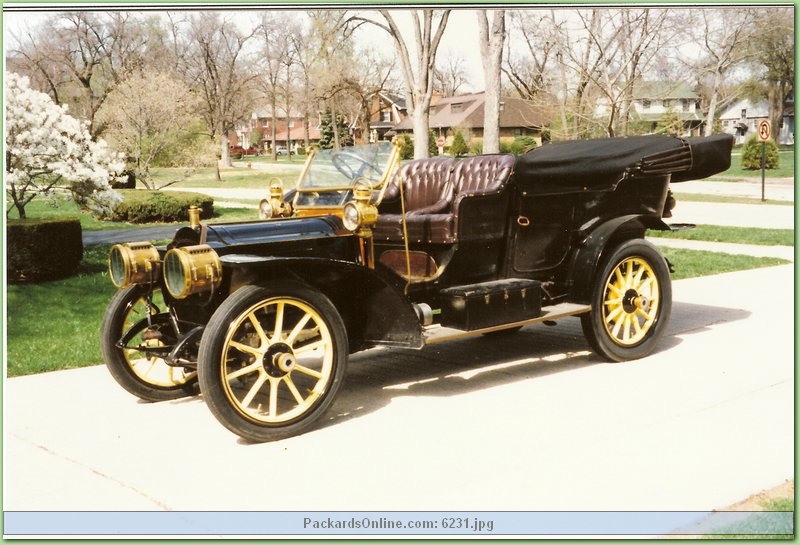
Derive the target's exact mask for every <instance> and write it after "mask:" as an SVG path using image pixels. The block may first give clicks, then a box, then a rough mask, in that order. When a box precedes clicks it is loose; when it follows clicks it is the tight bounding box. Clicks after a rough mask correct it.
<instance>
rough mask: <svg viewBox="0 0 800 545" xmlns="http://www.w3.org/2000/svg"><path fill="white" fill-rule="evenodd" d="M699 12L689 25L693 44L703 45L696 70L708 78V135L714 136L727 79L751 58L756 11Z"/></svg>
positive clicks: (718, 10) (739, 9) (706, 132)
mask: <svg viewBox="0 0 800 545" xmlns="http://www.w3.org/2000/svg"><path fill="white" fill-rule="evenodd" d="M696 11H697V12H698V14H699V17H697V16H695V17H692V21H691V23H692V24H688V25H686V28H687V29H688V30H687V31H688V32H689V37H690V38H691V41H692V42H693V43H696V44H700V45H701V46H702V52H703V56H702V57H701V58H700V59H699V62H698V64H697V67H696V69H697V70H698V72H699V76H700V77H701V78H703V79H705V78H707V79H708V92H707V95H708V96H707V97H706V99H707V103H708V106H707V112H706V122H705V129H704V133H705V135H706V136H710V135H711V134H713V131H714V120H715V119H716V117H717V107H718V105H719V101H720V98H721V97H720V95H721V93H722V92H723V88H724V86H725V83H726V76H727V74H728V72H729V71H730V70H731V69H732V68H734V67H736V66H737V65H739V64H741V63H742V62H743V61H744V60H745V59H747V57H748V56H749V52H748V47H747V43H748V41H749V40H750V37H751V36H752V31H753V26H752V25H753V22H754V14H755V12H754V11H753V10H749V9H745V8H738V7H737V8H735V9H726V8H720V9H700V10H696Z"/></svg>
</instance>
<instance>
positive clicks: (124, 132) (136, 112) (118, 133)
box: [98, 72, 203, 189]
mask: <svg viewBox="0 0 800 545" xmlns="http://www.w3.org/2000/svg"><path fill="white" fill-rule="evenodd" d="M199 102H200V101H199V99H198V97H197V96H196V95H195V93H193V92H192V91H191V90H190V89H189V87H188V86H187V85H186V84H185V83H183V82H182V81H180V80H179V79H177V78H175V77H174V76H173V75H171V74H166V73H161V72H156V73H149V72H142V73H138V74H135V75H133V76H131V77H129V78H127V79H126V80H125V81H124V82H123V83H121V84H120V85H119V86H118V87H117V88H116V89H115V90H114V92H112V93H111V94H110V95H109V97H108V99H107V100H106V104H105V105H104V108H103V110H102V111H101V112H100V114H99V116H98V117H99V118H100V119H102V121H103V123H105V124H106V125H107V126H108V130H107V131H106V135H107V137H108V140H109V141H110V142H111V143H113V144H114V145H115V148H116V149H118V150H123V151H124V152H125V153H126V155H127V157H128V158H129V161H131V162H132V163H133V169H134V171H135V174H136V178H137V179H138V180H139V181H141V182H142V183H144V185H145V186H147V187H148V188H150V189H156V188H155V186H154V185H153V183H152V182H151V180H150V167H151V166H153V165H168V164H180V165H182V166H189V165H191V164H193V163H195V162H196V160H197V159H196V158H197V156H202V155H203V153H202V151H201V149H199V148H201V147H203V146H202V144H201V143H200V142H198V140H199V138H198V134H197V133H193V132H192V128H193V127H196V126H197V123H196V121H197V120H198V116H197V108H198V106H199Z"/></svg>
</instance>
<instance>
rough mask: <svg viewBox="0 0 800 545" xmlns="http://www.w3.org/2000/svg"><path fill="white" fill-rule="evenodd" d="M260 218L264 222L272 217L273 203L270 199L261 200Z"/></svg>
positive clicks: (259, 206)
mask: <svg viewBox="0 0 800 545" xmlns="http://www.w3.org/2000/svg"><path fill="white" fill-rule="evenodd" d="M258 217H259V219H262V220H268V219H270V218H271V217H272V203H271V202H270V200H269V199H261V202H260V203H258Z"/></svg>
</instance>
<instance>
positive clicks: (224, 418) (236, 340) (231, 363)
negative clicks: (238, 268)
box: [198, 281, 348, 443]
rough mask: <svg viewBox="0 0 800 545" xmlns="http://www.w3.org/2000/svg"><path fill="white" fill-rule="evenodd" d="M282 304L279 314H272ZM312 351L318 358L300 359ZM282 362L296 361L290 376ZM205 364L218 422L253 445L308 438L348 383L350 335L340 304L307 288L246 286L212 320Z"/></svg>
mask: <svg viewBox="0 0 800 545" xmlns="http://www.w3.org/2000/svg"><path fill="white" fill-rule="evenodd" d="M279 305H282V306H281V307H280V308H281V310H280V311H278V310H274V309H273V306H274V307H275V308H277V307H278V306H279ZM278 314H280V315H281V318H280V320H281V324H282V325H281V328H280V331H281V333H280V334H278V333H277V331H278V326H277V325H275V324H276V323H277V322H278V318H277V317H276V316H277V315H278ZM297 317H299V319H297ZM303 320H306V322H305V323H304V324H303V325H300V322H302V321H303ZM292 323H294V324H295V326H294V328H293V329H292V330H291V332H290V333H289V334H288V335H287V334H285V332H286V331H288V330H289V329H290V328H292V325H291V324H292ZM256 324H258V327H256ZM306 324H311V327H308V328H307V327H306ZM314 326H316V327H314ZM268 335H272V338H270V339H268V338H267V337H268ZM277 335H280V337H279V338H278V339H277V341H276V340H275V339H276V336H277ZM301 336H303V337H305V339H303V340H300V341H298V340H297V339H298V337H301ZM262 337H263V338H262ZM304 343H307V344H305V345H304ZM312 345H317V347H316V348H313V349H311V350H308V351H310V352H312V354H310V355H308V356H301V355H300V353H301V351H302V352H303V353H304V352H305V349H307V348H308V347H310V346H312ZM244 348H247V350H244ZM259 351H260V352H259ZM320 353H321V354H320ZM281 355H288V356H290V357H289V359H288V360H287V361H288V362H289V363H288V364H287V365H288V366H290V367H291V368H290V369H289V370H288V371H287V370H285V369H282V370H281V369H278V364H277V363H276V361H278V360H277V359H276V358H279V356H281ZM317 356H320V357H317ZM303 357H307V358H308V360H309V361H310V360H313V361H311V364H308V363H306V360H304V359H302V358H303ZM198 360H199V361H198V373H199V377H200V390H201V392H202V394H203V398H204V399H205V401H206V404H207V405H208V407H209V409H210V410H211V412H212V414H213V415H214V416H215V417H216V418H217V420H219V422H220V423H221V424H222V425H223V426H225V427H226V428H227V429H229V430H230V431H232V432H233V433H235V434H237V435H239V436H240V437H242V438H244V439H246V440H248V441H252V442H257V443H261V442H266V441H275V440H278V439H283V438H286V437H290V436H294V435H299V434H301V433H303V432H305V431H307V430H308V429H309V428H310V427H311V426H312V425H313V424H314V422H316V421H317V420H318V419H319V418H320V417H321V416H322V414H323V413H325V411H326V410H327V409H328V408H329V407H330V405H331V403H332V402H333V399H334V397H335V396H336V393H337V391H338V390H339V388H340V387H341V385H342V382H343V381H344V376H345V371H346V367H347V360H348V341H347V330H346V328H345V325H344V322H343V321H342V318H341V316H340V315H339V312H338V311H337V310H336V307H335V306H334V305H333V303H331V301H330V300H329V299H328V298H327V297H326V296H325V295H324V294H322V293H320V292H319V291H317V290H315V289H313V288H310V287H308V286H306V285H304V284H300V283H296V282H289V281H287V282H273V283H271V284H270V285H269V287H260V286H245V287H242V288H240V289H239V290H237V291H236V292H235V293H233V295H231V296H230V297H228V298H227V299H226V300H225V301H224V302H223V303H222V304H221V305H220V306H219V308H218V309H217V310H216V311H215V312H214V314H213V315H212V317H211V320H210V321H209V322H208V325H207V327H206V331H205V334H204V335H203V339H202V341H201V342H200V352H199V358H198ZM301 361H302V362H303V364H302V365H301ZM312 364H313V365H314V366H316V365H317V364H318V365H319V369H320V370H319V371H317V369H316V368H314V369H312V370H313V371H314V372H315V373H317V374H318V375H319V378H317V377H313V376H310V375H309V373H308V371H309V368H310V365H312ZM245 368H246V369H245ZM231 375H236V376H231ZM245 381H252V382H248V383H245ZM303 392H308V398H304V397H303ZM279 394H280V395H279ZM281 395H282V396H283V397H282V398H281ZM248 397H249V399H248ZM298 398H300V399H298ZM273 400H274V401H273ZM253 403H257V404H256V406H255V407H252V406H251V404H253ZM273 403H274V404H275V405H272V404H273ZM292 404H294V406H292ZM279 405H280V406H279Z"/></svg>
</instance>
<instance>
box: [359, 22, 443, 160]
mask: <svg viewBox="0 0 800 545" xmlns="http://www.w3.org/2000/svg"><path fill="white" fill-rule="evenodd" d="M409 13H410V16H411V22H412V27H413V31H414V43H415V46H416V53H415V54H414V55H412V53H411V50H410V49H409V47H408V44H406V41H405V39H404V38H403V33H402V32H401V31H400V27H399V26H398V25H397V22H396V21H395V19H394V17H393V16H392V14H391V12H389V11H388V10H385V9H383V10H380V14H381V16H382V17H383V18H384V19H385V20H386V24H385V25H384V24H381V23H379V22H377V21H372V20H369V19H365V18H363V17H351V18H350V19H349V20H350V21H361V22H368V23H371V24H373V25H376V26H378V27H379V28H382V29H383V30H385V31H386V32H387V33H388V34H389V35H390V36H391V37H392V39H393V40H394V43H395V47H396V49H397V56H398V58H399V60H400V66H401V68H402V73H403V78H404V80H405V84H406V92H407V94H408V104H409V110H410V112H411V117H412V120H413V128H414V157H415V158H416V159H421V158H425V157H428V154H429V152H428V148H429V141H428V140H429V134H428V127H429V123H428V119H429V117H430V108H431V98H432V97H433V88H434V82H435V78H434V68H435V66H436V52H437V50H438V49H439V44H440V42H441V41H442V35H443V34H444V30H445V28H446V27H447V20H448V18H449V17H450V10H432V9H424V10H410V12H409ZM420 16H421V18H420ZM414 61H416V62H414Z"/></svg>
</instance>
